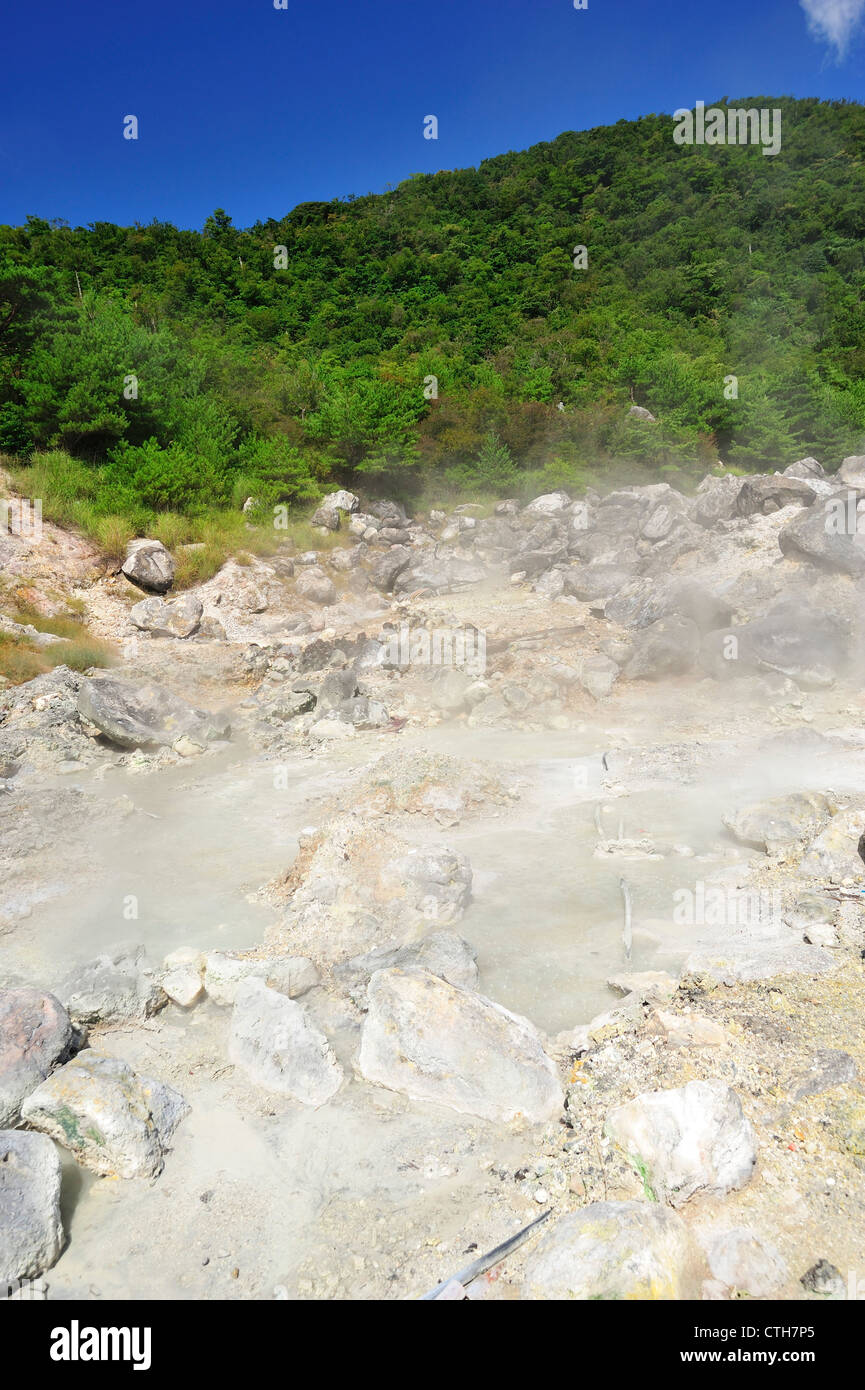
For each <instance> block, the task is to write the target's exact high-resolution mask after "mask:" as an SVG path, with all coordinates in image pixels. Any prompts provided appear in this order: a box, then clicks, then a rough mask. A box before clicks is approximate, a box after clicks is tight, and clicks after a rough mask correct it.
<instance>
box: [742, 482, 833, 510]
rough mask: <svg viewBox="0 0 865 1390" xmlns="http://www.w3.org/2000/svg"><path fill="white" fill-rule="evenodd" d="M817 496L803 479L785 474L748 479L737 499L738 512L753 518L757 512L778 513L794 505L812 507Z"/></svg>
mask: <svg viewBox="0 0 865 1390" xmlns="http://www.w3.org/2000/svg"><path fill="white" fill-rule="evenodd" d="M815 496H816V494H815V492H814V490H813V488H810V487H809V486H808V484H807V483H806V482H805V481H804V480H803V479H802V478H791V477H788V476H785V475H784V474H783V473H775V474H772V475H766V476H762V477H756V478H746V480H745V482H744V483H743V484H742V486H741V488H740V489H739V495H738V497H737V498H736V511H737V513H738V515H739V516H753V514H754V513H755V512H760V513H769V512H777V511H780V510H781V508H782V507H789V506H793V505H798V506H802V507H810V505H811V503H812V502H813V501H814V498H815Z"/></svg>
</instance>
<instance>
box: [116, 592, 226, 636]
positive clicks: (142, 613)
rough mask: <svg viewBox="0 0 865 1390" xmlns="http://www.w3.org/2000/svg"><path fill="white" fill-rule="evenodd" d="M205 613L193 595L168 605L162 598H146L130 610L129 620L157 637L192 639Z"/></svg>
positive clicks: (181, 597) (185, 595) (180, 598)
mask: <svg viewBox="0 0 865 1390" xmlns="http://www.w3.org/2000/svg"><path fill="white" fill-rule="evenodd" d="M203 611H204V610H203V608H202V606H201V603H200V602H199V601H198V599H197V598H194V597H193V596H192V594H181V595H180V597H179V598H175V599H172V600H171V601H170V602H168V603H166V602H165V600H164V599H161V598H145V599H142V600H141V602H140V603H136V604H135V606H134V608H132V609H130V612H129V620H130V622H131V623H132V624H133V626H134V627H137V628H139V629H140V630H141V631H142V632H152V633H153V634H154V636H156V637H191V636H192V634H193V633H194V632H196V631H197V630H198V627H199V625H200V623H201V615H202V613H203ZM223 635H224V634H223Z"/></svg>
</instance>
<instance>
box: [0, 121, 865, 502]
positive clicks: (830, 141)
mask: <svg viewBox="0 0 865 1390" xmlns="http://www.w3.org/2000/svg"><path fill="white" fill-rule="evenodd" d="M721 104H723V103H721ZM730 104H731V105H732V104H735V105H738V106H756V107H780V108H781V109H782V111H783V143H782V148H781V151H780V153H779V154H778V155H777V156H775V157H766V156H765V155H764V154H763V152H762V149H761V148H760V146H759V145H756V146H748V145H730V146H716V147H711V146H705V145H704V146H697V145H685V146H683V145H677V144H676V143H674V140H673V138H672V133H673V120H672V118H671V117H670V116H665V115H652V116H647V117H645V118H643V119H641V120H638V121H619V122H618V123H617V124H616V125H614V126H611V127H605V128H602V129H596V130H590V131H585V132H579V133H574V132H569V133H566V134H563V135H561V136H559V138H558V139H556V140H554V141H552V142H550V143H545V144H540V145H536V146H534V147H533V148H532V149H529V150H526V151H525V152H523V153H509V154H503V155H499V156H497V157H496V158H493V159H489V160H485V161H484V162H483V163H482V164H481V165H480V167H479V168H477V169H461V170H456V171H453V172H443V173H438V174H432V175H421V174H418V175H413V176H412V177H410V178H408V179H406V181H405V182H403V183H401V184H400V185H399V186H398V187H396V188H394V189H392V190H389V191H387V192H385V193H384V194H380V195H369V196H365V197H347V198H344V199H337V200H334V201H332V202H314V203H304V204H301V205H300V206H298V207H296V208H295V209H294V210H293V211H292V212H290V213H289V214H288V215H287V216H284V217H282V218H280V219H278V220H273V219H271V220H268V221H266V222H259V223H256V225H255V226H253V227H250V228H248V229H246V230H240V229H238V228H235V227H234V226H233V225H232V222H231V218H230V217H229V216H228V214H227V213H226V212H224V211H223V210H221V209H219V210H217V211H215V212H214V213H213V214H212V216H210V217H208V218H207V221H206V222H205V225H204V228H203V230H202V231H201V232H194V231H182V230H178V229H177V228H175V227H174V226H172V225H170V224H169V223H161V222H153V223H152V224H150V225H148V226H134V227H119V226H114V225H112V224H110V223H104V222H97V223H94V224H92V225H90V226H88V227H78V228H74V229H73V228H70V227H68V226H67V225H65V224H63V223H62V222H58V221H56V220H55V221H52V222H49V221H46V220H44V219H43V218H41V217H35V216H33V217H30V218H29V219H28V221H27V224H26V226H24V227H20V228H12V227H0V450H4V451H5V452H7V453H11V454H13V455H17V456H19V458H21V459H25V460H26V459H28V458H30V457H31V456H33V455H34V453H36V454H38V453H39V451H44V450H55V451H56V450H61V451H65V453H67V454H69V455H71V456H72V457H73V459H76V460H79V461H80V462H81V465H82V467H81V468H79V470H78V472H77V473H76V474H75V477H76V478H79V479H81V478H85V477H86V478H88V479H90V480H91V481H90V482H89V483H88V484H87V485H88V486H89V487H90V489H91V493H92V496H93V498H94V499H95V504H96V505H98V506H102V507H103V508H105V507H107V508H110V509H111V510H113V511H115V512H117V513H121V514H129V513H130V512H133V511H134V509H135V508H141V507H145V508H147V509H148V510H155V511H161V510H163V511H173V512H176V513H181V514H194V513H195V512H196V511H199V510H201V509H207V508H210V507H213V506H214V505H226V504H231V503H235V504H236V499H237V498H238V497H240V495H241V494H244V493H246V492H247V491H253V490H254V491H255V493H256V495H257V496H259V497H261V496H266V498H267V500H268V501H270V500H273V499H275V498H285V499H289V500H294V499H297V500H301V501H302V500H306V499H308V498H310V497H312V496H314V495H316V493H317V492H318V491H319V490H320V487H321V485H322V484H323V483H324V482H325V481H330V480H333V481H337V482H340V483H349V484H351V483H355V484H358V483H364V484H365V485H366V486H367V487H368V488H369V487H378V488H383V487H385V486H386V487H388V488H390V489H392V490H393V489H396V490H397V491H400V492H402V493H403V494H406V493H410V492H411V491H412V490H417V489H418V488H422V487H432V486H434V485H435V486H449V487H453V488H478V489H488V490H492V489H496V490H498V491H500V492H501V491H503V490H504V491H514V492H519V491H522V490H524V489H525V488H526V487H528V486H539V485H541V484H545V483H549V484H554V483H557V482H563V483H567V482H569V481H570V482H572V483H574V482H579V481H580V480H582V479H585V478H586V477H588V476H591V475H594V474H596V473H597V472H598V471H599V470H603V468H604V467H605V466H607V465H608V464H609V463H611V462H613V461H626V462H629V463H630V464H632V465H634V466H635V467H637V468H639V467H645V468H647V469H651V470H654V471H657V470H658V469H666V470H669V471H677V472H679V473H680V474H681V473H682V472H685V473H687V472H689V471H692V472H695V471H696V470H698V469H702V470H703V471H705V469H706V467H707V466H711V464H713V463H714V462H715V460H716V459H717V458H718V457H719V456H720V457H721V458H722V459H723V460H724V461H725V462H727V463H729V464H731V465H734V466H739V467H742V468H746V469H751V468H758V469H764V468H770V469H771V468H773V467H775V466H782V467H783V466H784V465H786V464H787V463H789V462H790V461H791V460H792V459H794V458H796V457H799V456H800V455H802V454H805V453H813V454H815V455H816V456H817V457H818V458H819V459H820V460H821V461H822V462H823V463H824V464H826V465H827V466H828V467H830V468H832V467H835V466H836V465H837V463H838V462H840V459H841V457H842V456H843V455H844V454H845V453H851V452H865V370H863V369H865V177H863V156H865V108H863V107H862V106H861V105H858V104H855V103H844V102H823V101H816V100H805V101H795V100H786V99H778V98H772V97H756V98H749V99H747V100H744V101H737V102H735V103H733V102H731V103H730ZM579 245H584V246H585V247H586V248H587V261H588V264H587V268H585V269H577V268H575V266H574V251H575V248H576V247H577V246H579ZM281 248H284V250H283V249H281ZM730 376H735V378H736V379H737V387H738V396H737V397H736V396H735V394H731V391H730V389H729V383H728V386H727V389H726V391H725V378H729V377H730ZM433 378H434V379H435V381H434V382H433V381H432V379H433ZM436 389H437V395H436ZM631 402H635V403H637V404H639V405H644V406H646V407H648V408H649V409H650V410H651V411H652V412H653V414H654V415H655V416H656V417H657V423H655V424H647V423H646V422H644V421H640V420H635V419H629V418H627V414H626V409H627V406H628V404H629V403H631ZM85 470H87V471H86V472H85ZM241 500H242V499H241Z"/></svg>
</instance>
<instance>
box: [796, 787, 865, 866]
mask: <svg viewBox="0 0 865 1390" xmlns="http://www.w3.org/2000/svg"><path fill="white" fill-rule="evenodd" d="M863 837H865V811H863V809H862V808H861V807H856V806H851V807H848V808H847V810H844V811H838V813H837V814H836V815H834V816H833V817H832V819H831V820H830V821H829V823H828V825H826V826H824V828H823V829H822V830H821V831H820V834H819V835H817V836H816V838H815V839H814V840H812V841H811V844H810V845H809V846H808V849H807V851H806V853H805V854H804V855H803V856H802V859H801V860H800V863H799V872H800V873H801V874H802V875H804V876H805V877H809V878H820V879H822V880H823V882H824V883H826V882H828V883H840V882H841V880H842V879H845V878H852V879H855V880H856V881H857V882H861V881H862V879H863V878H865V860H863V851H865V839H863Z"/></svg>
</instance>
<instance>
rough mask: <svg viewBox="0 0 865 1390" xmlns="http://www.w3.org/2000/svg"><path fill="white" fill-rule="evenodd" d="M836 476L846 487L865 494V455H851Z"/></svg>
mask: <svg viewBox="0 0 865 1390" xmlns="http://www.w3.org/2000/svg"><path fill="white" fill-rule="evenodd" d="M835 476H836V478H838V480H839V482H842V483H844V485H845V487H849V488H856V489H859V490H861V491H862V492H865V454H849V455H848V456H847V458H845V459H844V461H843V463H842V464H841V467H840V468H839V469H838V472H837V473H836V475H835Z"/></svg>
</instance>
